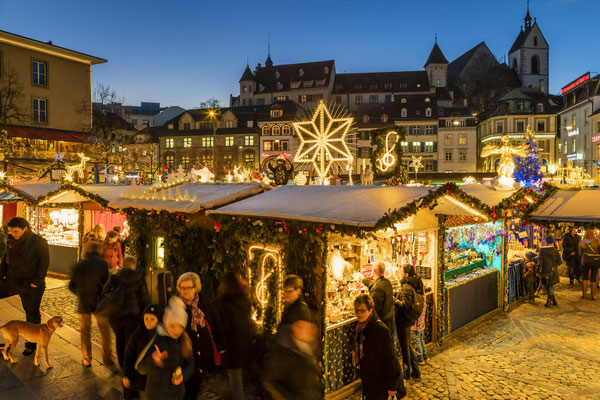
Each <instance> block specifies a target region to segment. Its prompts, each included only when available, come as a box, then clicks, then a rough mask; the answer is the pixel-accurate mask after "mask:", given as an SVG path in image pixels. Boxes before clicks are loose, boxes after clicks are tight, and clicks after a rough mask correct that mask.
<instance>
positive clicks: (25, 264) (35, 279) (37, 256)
mask: <svg viewBox="0 0 600 400" xmlns="http://www.w3.org/2000/svg"><path fill="white" fill-rule="evenodd" d="M49 265H50V249H49V248H48V242H46V239H44V238H43V237H41V236H40V235H38V234H35V233H33V232H32V231H31V230H27V231H26V232H25V233H23V236H21V238H20V239H19V240H15V239H12V238H11V239H10V240H9V241H8V248H7V250H6V254H5V255H4V258H3V259H2V265H1V266H0V277H1V278H2V279H8V282H9V284H10V285H11V286H12V287H14V288H16V289H17V290H21V289H24V288H26V287H29V286H30V285H31V284H34V285H35V286H37V287H39V288H44V287H45V286H46V273H47V272H48V266H49Z"/></svg>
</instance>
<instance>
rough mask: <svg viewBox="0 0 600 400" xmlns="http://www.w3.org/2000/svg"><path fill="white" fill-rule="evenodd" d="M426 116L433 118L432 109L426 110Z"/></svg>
mask: <svg viewBox="0 0 600 400" xmlns="http://www.w3.org/2000/svg"><path fill="white" fill-rule="evenodd" d="M425 116H426V117H431V108H427V109H425Z"/></svg>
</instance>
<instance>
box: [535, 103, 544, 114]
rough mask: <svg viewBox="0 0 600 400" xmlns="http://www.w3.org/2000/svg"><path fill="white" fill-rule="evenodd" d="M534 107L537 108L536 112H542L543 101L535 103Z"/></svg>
mask: <svg viewBox="0 0 600 400" xmlns="http://www.w3.org/2000/svg"><path fill="white" fill-rule="evenodd" d="M536 109H537V112H544V103H537V104H536Z"/></svg>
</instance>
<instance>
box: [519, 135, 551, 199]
mask: <svg viewBox="0 0 600 400" xmlns="http://www.w3.org/2000/svg"><path fill="white" fill-rule="evenodd" d="M523 150H524V152H525V155H524V156H522V157H521V156H517V157H515V172H514V174H513V176H514V178H515V181H517V182H519V184H520V185H521V187H526V188H528V187H532V186H539V185H540V184H541V183H542V177H543V176H544V174H543V173H542V172H540V158H539V154H538V144H537V140H535V135H534V134H533V132H532V131H531V129H529V128H527V131H526V133H525V143H524V145H523Z"/></svg>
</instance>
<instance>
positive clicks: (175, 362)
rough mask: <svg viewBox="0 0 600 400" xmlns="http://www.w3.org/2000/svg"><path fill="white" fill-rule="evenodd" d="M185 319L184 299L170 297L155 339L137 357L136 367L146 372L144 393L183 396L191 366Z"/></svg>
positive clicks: (169, 398)
mask: <svg viewBox="0 0 600 400" xmlns="http://www.w3.org/2000/svg"><path fill="white" fill-rule="evenodd" d="M187 319H188V315H187V312H186V309H185V304H184V302H183V301H182V300H181V299H180V298H179V297H175V296H174V297H171V298H170V299H169V305H168V306H167V308H166V309H165V313H164V317H163V323H164V326H162V325H158V326H157V327H156V336H155V338H154V340H153V341H151V342H150V343H148V345H146V347H145V348H144V349H143V350H142V353H141V354H140V356H139V357H138V362H137V363H136V369H137V371H138V372H139V373H140V374H142V375H147V379H146V393H152V400H181V399H183V396H184V394H185V385H184V383H185V381H187V380H188V379H189V378H190V376H191V375H192V373H193V370H194V357H193V356H192V342H191V340H190V338H189V336H188V335H187V333H185V327H186V325H187Z"/></svg>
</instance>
